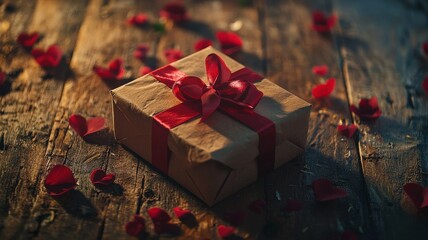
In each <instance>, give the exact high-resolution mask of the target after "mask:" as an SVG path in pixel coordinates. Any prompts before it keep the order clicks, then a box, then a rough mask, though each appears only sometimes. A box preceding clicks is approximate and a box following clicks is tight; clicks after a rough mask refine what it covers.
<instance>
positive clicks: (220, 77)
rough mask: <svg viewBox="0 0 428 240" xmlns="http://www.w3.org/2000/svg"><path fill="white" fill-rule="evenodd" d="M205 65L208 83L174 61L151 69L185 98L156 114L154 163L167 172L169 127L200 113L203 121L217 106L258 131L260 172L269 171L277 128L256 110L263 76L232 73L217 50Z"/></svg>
mask: <svg viewBox="0 0 428 240" xmlns="http://www.w3.org/2000/svg"><path fill="white" fill-rule="evenodd" d="M205 66H206V72H207V78H208V82H209V85H208V86H207V85H206V84H205V83H204V82H203V81H202V80H201V79H200V78H198V77H195V76H187V75H186V74H185V73H183V72H182V71H180V70H178V69H176V68H174V67H173V66H171V65H167V66H165V67H162V68H159V69H157V70H155V71H153V72H151V73H150V75H152V76H153V77H154V78H156V79H157V80H158V81H160V82H162V83H164V84H165V85H166V86H168V87H169V88H171V89H172V91H173V93H174V95H175V96H176V97H177V98H178V99H180V100H181V101H182V103H180V104H179V105H177V106H174V107H172V108H169V109H167V110H165V111H163V112H160V113H158V114H156V115H154V116H153V119H154V121H153V125H152V164H153V165H154V166H155V167H156V168H158V169H159V170H160V171H162V172H163V173H165V174H168V165H169V158H170V150H169V148H168V134H169V130H170V129H173V128H174V127H176V126H179V125H180V124H182V123H185V122H187V121H189V120H191V119H193V118H195V117H198V116H200V115H202V118H201V121H203V120H205V119H206V118H208V117H209V116H210V115H211V114H212V113H213V112H214V111H216V110H217V109H218V110H220V111H221V112H223V113H225V114H227V115H229V116H230V117H232V118H234V119H235V120H237V121H239V122H241V123H243V124H244V125H246V126H247V127H248V128H250V129H252V130H253V131H255V132H257V133H258V135H259V146H258V148H259V156H258V161H257V163H258V175H259V176H262V175H264V174H266V173H267V172H268V171H270V170H272V169H273V168H274V164H275V137H276V130H275V124H274V123H273V122H272V121H271V120H270V119H268V118H266V117H264V116H262V115H260V114H258V113H256V112H255V111H254V110H253V109H254V108H255V107H256V105H257V104H258V102H259V101H260V99H261V98H262V96H263V93H262V92H261V91H259V90H258V89H257V88H256V86H255V85H254V84H253V83H254V82H256V81H260V80H261V79H263V77H262V76H260V75H258V74H257V73H255V72H253V71H251V70H250V69H248V68H242V69H240V70H238V71H236V72H233V73H232V72H231V71H230V69H229V68H228V67H227V66H226V64H225V63H224V61H223V60H222V59H221V58H220V57H219V56H218V55H216V54H210V55H208V56H207V58H206V59H205Z"/></svg>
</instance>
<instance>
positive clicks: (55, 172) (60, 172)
mask: <svg viewBox="0 0 428 240" xmlns="http://www.w3.org/2000/svg"><path fill="white" fill-rule="evenodd" d="M76 186H77V180H76V179H75V178H74V175H73V172H72V171H71V170H70V168H68V167H66V166H64V165H55V166H54V167H53V168H52V169H51V170H50V171H49V173H48V175H47V176H46V179H45V188H46V190H47V192H48V193H49V195H51V196H60V195H62V194H64V193H66V192H68V191H70V190H72V189H74V188H76Z"/></svg>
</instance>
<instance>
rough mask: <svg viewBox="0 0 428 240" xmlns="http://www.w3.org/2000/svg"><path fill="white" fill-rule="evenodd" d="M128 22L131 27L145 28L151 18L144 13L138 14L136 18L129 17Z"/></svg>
mask: <svg viewBox="0 0 428 240" xmlns="http://www.w3.org/2000/svg"><path fill="white" fill-rule="evenodd" d="M126 22H127V23H128V24H130V25H134V26H137V27H143V26H145V25H146V24H147V23H148V22H149V18H148V17H147V15H146V14H144V13H138V14H136V15H134V16H131V17H129V18H128V19H127V20H126Z"/></svg>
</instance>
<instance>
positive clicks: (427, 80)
mask: <svg viewBox="0 0 428 240" xmlns="http://www.w3.org/2000/svg"><path fill="white" fill-rule="evenodd" d="M422 88H423V89H424V91H425V93H426V94H427V95H428V77H425V78H424V80H423V81H422Z"/></svg>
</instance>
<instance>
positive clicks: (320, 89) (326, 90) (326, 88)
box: [312, 78, 336, 99]
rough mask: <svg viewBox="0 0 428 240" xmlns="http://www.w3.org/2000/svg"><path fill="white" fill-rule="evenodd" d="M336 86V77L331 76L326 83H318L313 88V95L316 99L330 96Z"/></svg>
mask: <svg viewBox="0 0 428 240" xmlns="http://www.w3.org/2000/svg"><path fill="white" fill-rule="evenodd" d="M335 86H336V79H335V78H329V79H327V81H326V82H325V83H324V84H318V85H316V86H315V87H314V88H313V89H312V96H313V97H314V98H316V99H320V98H326V97H328V96H330V94H331V93H332V92H333V90H334V87H335Z"/></svg>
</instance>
